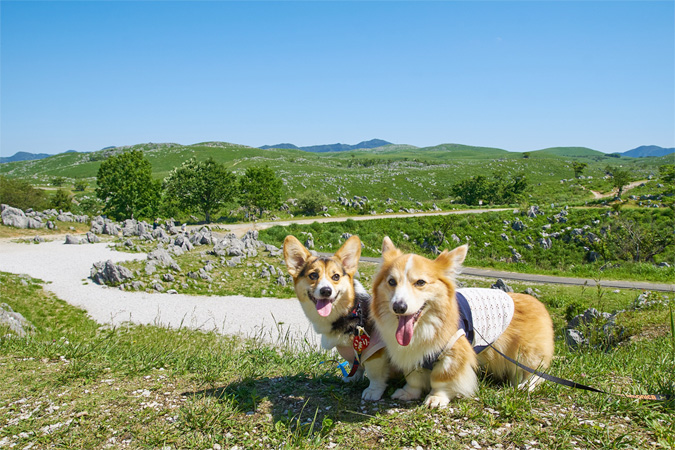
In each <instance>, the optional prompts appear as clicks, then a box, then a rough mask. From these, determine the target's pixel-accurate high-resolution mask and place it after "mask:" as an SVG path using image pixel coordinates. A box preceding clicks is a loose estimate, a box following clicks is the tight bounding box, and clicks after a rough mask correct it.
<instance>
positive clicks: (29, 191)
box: [0, 175, 47, 210]
mask: <svg viewBox="0 0 675 450" xmlns="http://www.w3.org/2000/svg"><path fill="white" fill-rule="evenodd" d="M0 201H1V202H2V203H6V204H8V205H9V206H13V207H14V208H19V209H24V210H25V209H28V208H33V209H35V210H43V209H45V208H46V207H47V196H46V195H45V191H43V190H42V189H36V188H34V187H33V185H31V184H30V183H29V182H27V181H23V180H17V179H14V178H7V177H5V176H3V175H0Z"/></svg>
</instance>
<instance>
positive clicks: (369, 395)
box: [361, 386, 385, 402]
mask: <svg viewBox="0 0 675 450" xmlns="http://www.w3.org/2000/svg"><path fill="white" fill-rule="evenodd" d="M384 389H385V388H380V387H373V386H369V387H368V388H366V389H365V390H364V391H363V394H361V398H362V399H363V400H368V401H369V402H376V401H378V400H379V399H381V398H382V394H384Z"/></svg>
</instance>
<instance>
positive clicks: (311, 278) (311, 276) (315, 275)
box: [309, 272, 319, 280]
mask: <svg viewBox="0 0 675 450" xmlns="http://www.w3.org/2000/svg"><path fill="white" fill-rule="evenodd" d="M309 279H310V280H318V279H319V274H318V273H316V272H312V273H310V274H309Z"/></svg>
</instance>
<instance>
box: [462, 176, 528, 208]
mask: <svg viewBox="0 0 675 450" xmlns="http://www.w3.org/2000/svg"><path fill="white" fill-rule="evenodd" d="M527 186H528V183H527V178H526V177H525V174H516V175H512V176H505V175H504V174H502V173H495V174H493V178H492V179H489V178H488V177H486V176H484V175H476V176H474V177H471V178H468V179H466V180H462V181H460V182H459V183H457V184H455V185H453V186H451V187H450V193H451V194H452V195H453V196H455V197H458V198H459V201H460V202H461V203H464V204H465V205H474V206H475V205H478V204H480V201H481V200H482V201H483V202H485V203H490V204H507V203H513V202H515V201H516V200H518V198H519V197H520V196H521V195H522V193H523V192H524V191H525V189H526V188H527Z"/></svg>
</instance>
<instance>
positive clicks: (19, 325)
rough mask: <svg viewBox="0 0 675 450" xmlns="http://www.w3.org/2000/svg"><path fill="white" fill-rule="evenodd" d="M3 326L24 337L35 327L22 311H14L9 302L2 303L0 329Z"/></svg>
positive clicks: (10, 331) (0, 305)
mask: <svg viewBox="0 0 675 450" xmlns="http://www.w3.org/2000/svg"><path fill="white" fill-rule="evenodd" d="M3 328H7V329H8V331H9V333H10V334H14V335H16V336H18V337H24V336H26V335H27V334H28V333H31V332H33V331H34V329H35V327H34V326H33V324H32V323H30V322H29V321H28V320H26V318H25V317H24V316H23V315H22V314H21V313H18V312H14V310H13V309H12V307H11V306H9V305H8V304H7V303H0V330H2V329H3Z"/></svg>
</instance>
